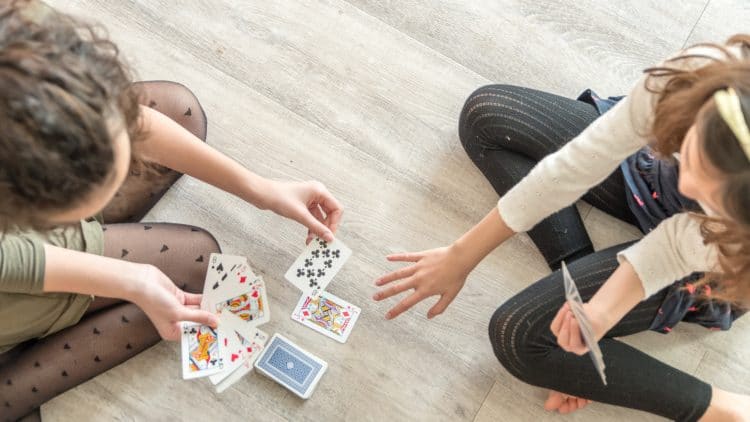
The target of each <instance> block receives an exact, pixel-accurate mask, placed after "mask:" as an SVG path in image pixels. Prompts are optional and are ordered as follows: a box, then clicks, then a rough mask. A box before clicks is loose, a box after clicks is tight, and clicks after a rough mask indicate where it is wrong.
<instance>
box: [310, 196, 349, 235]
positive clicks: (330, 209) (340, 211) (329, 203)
mask: <svg viewBox="0 0 750 422" xmlns="http://www.w3.org/2000/svg"><path fill="white" fill-rule="evenodd" d="M314 183H317V193H318V198H317V201H316V204H315V205H320V208H322V209H323V211H324V212H325V213H326V218H325V220H323V221H324V222H325V225H326V226H328V228H329V229H330V230H331V233H336V230H337V229H338V227H339V221H341V217H342V216H343V215H344V208H343V207H342V206H341V203H339V201H337V200H336V198H335V197H334V196H333V195H332V194H331V192H329V191H328V189H327V188H326V187H325V186H324V185H323V184H322V183H319V182H314ZM326 240H328V239H326ZM331 240H333V239H331Z"/></svg>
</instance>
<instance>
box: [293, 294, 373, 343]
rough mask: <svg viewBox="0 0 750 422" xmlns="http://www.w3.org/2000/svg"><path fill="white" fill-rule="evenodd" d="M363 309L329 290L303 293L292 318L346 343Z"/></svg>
mask: <svg viewBox="0 0 750 422" xmlns="http://www.w3.org/2000/svg"><path fill="white" fill-rule="evenodd" d="M361 311H362V310H361V309H360V308H359V307H357V306H354V305H352V304H351V303H349V302H347V301H345V300H344V299H341V298H340V297H337V296H336V295H334V294H331V293H329V292H321V293H320V295H318V296H308V295H304V294H303V295H302V297H301V298H300V300H299V302H298V303H297V306H296V307H295V308H294V311H293V312H292V319H293V320H295V321H297V322H299V323H301V324H302V325H304V326H306V327H310V328H312V329H313V330H315V331H317V332H319V333H321V334H323V335H326V336H328V337H330V338H332V339H334V340H336V341H339V342H341V343H346V340H347V339H348V338H349V334H350V333H351V332H352V329H353V328H354V324H355V323H356V322H357V318H359V314H360V312H361Z"/></svg>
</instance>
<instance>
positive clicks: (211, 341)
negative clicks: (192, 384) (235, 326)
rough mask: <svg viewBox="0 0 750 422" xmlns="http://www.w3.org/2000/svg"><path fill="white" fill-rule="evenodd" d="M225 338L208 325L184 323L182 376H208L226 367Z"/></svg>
mask: <svg viewBox="0 0 750 422" xmlns="http://www.w3.org/2000/svg"><path fill="white" fill-rule="evenodd" d="M222 342H223V340H222V339H221V336H220V335H219V333H218V332H217V330H214V329H213V328H211V327H209V326H207V325H201V324H193V323H187V322H184V323H182V348H181V354H182V378H183V379H193V378H200V377H206V376H209V375H213V374H215V373H217V372H220V371H221V370H222V369H223V368H224V351H223V348H222V344H221V343H222Z"/></svg>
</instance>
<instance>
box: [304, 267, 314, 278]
mask: <svg viewBox="0 0 750 422" xmlns="http://www.w3.org/2000/svg"><path fill="white" fill-rule="evenodd" d="M314 276H315V270H312V269H309V270H307V275H306V276H305V277H314Z"/></svg>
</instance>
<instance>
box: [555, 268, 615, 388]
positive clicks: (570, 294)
mask: <svg viewBox="0 0 750 422" xmlns="http://www.w3.org/2000/svg"><path fill="white" fill-rule="evenodd" d="M562 274H563V282H564V283H565V298H566V299H567V301H568V304H569V305H570V310H571V311H572V312H573V315H574V316H575V317H576V321H578V326H579V327H580V328H581V335H582V336H583V341H584V342H585V343H586V347H588V348H589V355H590V356H591V360H592V361H593V362H594V367H596V371H597V372H598V373H599V376H600V377H601V379H602V382H603V383H604V385H607V377H606V376H605V375H604V358H603V356H602V350H601V349H600V348H599V343H598V342H597V341H596V336H595V335H594V330H593V328H591V322H589V318H588V317H587V316H586V313H585V312H584V311H583V300H581V295H580V293H578V287H576V283H575V282H574V281H573V277H571V276H570V272H568V267H567V266H566V265H565V262H563V263H562Z"/></svg>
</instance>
